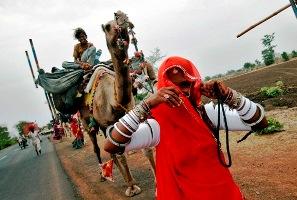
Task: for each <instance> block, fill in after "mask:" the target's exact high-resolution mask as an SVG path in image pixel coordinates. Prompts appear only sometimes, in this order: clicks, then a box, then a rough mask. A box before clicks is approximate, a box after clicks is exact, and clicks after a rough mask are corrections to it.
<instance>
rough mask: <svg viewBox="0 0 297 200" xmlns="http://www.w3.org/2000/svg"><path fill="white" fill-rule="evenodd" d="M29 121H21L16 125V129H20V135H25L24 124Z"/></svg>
mask: <svg viewBox="0 0 297 200" xmlns="http://www.w3.org/2000/svg"><path fill="white" fill-rule="evenodd" d="M27 123H29V122H26V121H19V122H18V123H17V124H16V125H15V126H14V127H15V128H16V130H17V131H18V133H19V134H20V135H24V129H23V128H24V125H25V124H27Z"/></svg>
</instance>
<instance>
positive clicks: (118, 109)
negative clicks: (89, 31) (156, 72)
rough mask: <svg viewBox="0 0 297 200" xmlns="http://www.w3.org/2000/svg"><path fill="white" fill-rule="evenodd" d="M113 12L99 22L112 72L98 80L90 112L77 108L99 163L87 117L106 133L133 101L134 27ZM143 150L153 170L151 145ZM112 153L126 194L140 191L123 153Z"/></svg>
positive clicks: (125, 18) (121, 13)
mask: <svg viewBox="0 0 297 200" xmlns="http://www.w3.org/2000/svg"><path fill="white" fill-rule="evenodd" d="M115 16H116V17H115V20H112V21H110V22H108V23H107V24H105V25H102V29H103V31H104V33H105V37H106V43H107V47H108V50H109V52H110V55H111V59H112V63H113V68H114V72H115V73H114V75H111V74H109V73H106V74H104V75H103V76H101V77H100V79H99V80H98V87H97V88H96V91H95V95H94V98H93V113H90V112H89V109H88V107H86V106H82V107H81V108H80V113H81V118H82V124H83V126H84V127H85V129H86V130H87V131H88V134H89V136H90V139H91V141H92V143H93V146H94V152H95V153H96V155H97V158H98V161H99V164H101V163H102V160H101V157H100V148H99V146H98V144H97V138H96V134H97V131H93V132H92V131H90V130H89V128H88V125H87V121H88V118H89V117H90V116H93V117H94V119H95V120H96V122H97V123H98V125H99V127H100V129H101V130H102V131H103V132H104V133H105V131H106V128H107V127H108V126H109V125H112V124H114V123H115V122H117V121H118V120H119V118H121V117H122V116H123V115H124V114H125V113H126V111H128V110H130V109H132V108H133V107H134V105H135V102H134V98H133V95H132V82H131V78H130V75H129V62H128V60H129V59H128V48H129V42H130V41H129V40H130V39H129V34H128V28H133V24H132V23H131V22H130V21H128V18H127V16H126V14H124V13H123V12H121V11H118V12H117V13H115ZM144 154H145V156H146V157H148V159H149V161H150V163H151V166H152V168H153V172H154V174H155V167H154V166H155V162H154V157H153V151H152V149H145V150H144ZM111 157H112V159H113V160H114V163H115V164H116V166H117V167H118V168H119V170H120V173H121V174H122V175H123V176H124V179H125V181H126V183H127V185H128V188H127V189H126V192H125V194H126V196H134V195H136V194H139V193H140V192H141V189H140V188H139V187H138V186H137V185H136V183H135V180H134V178H133V177H132V175H131V172H130V170H129V167H128V164H127V159H126V157H125V155H124V154H122V155H111Z"/></svg>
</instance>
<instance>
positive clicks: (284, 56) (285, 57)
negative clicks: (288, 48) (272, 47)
mask: <svg viewBox="0 0 297 200" xmlns="http://www.w3.org/2000/svg"><path fill="white" fill-rule="evenodd" d="M281 56H282V58H283V60H284V61H288V60H290V58H289V55H288V54H287V52H283V53H282V54H281Z"/></svg>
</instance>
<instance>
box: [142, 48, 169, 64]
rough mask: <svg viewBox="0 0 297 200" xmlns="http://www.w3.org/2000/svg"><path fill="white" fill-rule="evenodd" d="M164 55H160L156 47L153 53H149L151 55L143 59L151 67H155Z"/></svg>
mask: <svg viewBox="0 0 297 200" xmlns="http://www.w3.org/2000/svg"><path fill="white" fill-rule="evenodd" d="M165 56H166V55H162V53H161V50H160V49H159V48H158V47H156V48H155V49H154V50H153V51H151V55H149V56H147V57H145V59H146V60H147V61H148V62H150V63H151V64H152V65H153V66H155V65H156V63H157V62H158V61H160V60H161V59H162V58H164V57H165Z"/></svg>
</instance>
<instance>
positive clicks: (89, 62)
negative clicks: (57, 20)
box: [62, 28, 96, 70]
mask: <svg viewBox="0 0 297 200" xmlns="http://www.w3.org/2000/svg"><path fill="white" fill-rule="evenodd" d="M73 36H74V38H75V39H77V40H78V41H79V43H77V44H76V45H74V50H73V58H74V62H67V61H65V62H63V64H62V66H63V67H64V68H69V67H70V68H71V67H78V66H79V67H80V68H82V69H83V70H88V69H91V67H92V66H93V65H94V64H95V57H96V47H95V46H94V45H93V44H92V43H90V42H88V40H87V38H88V36H87V34H86V32H85V31H84V29H82V28H76V29H75V30H74V34H73Z"/></svg>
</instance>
